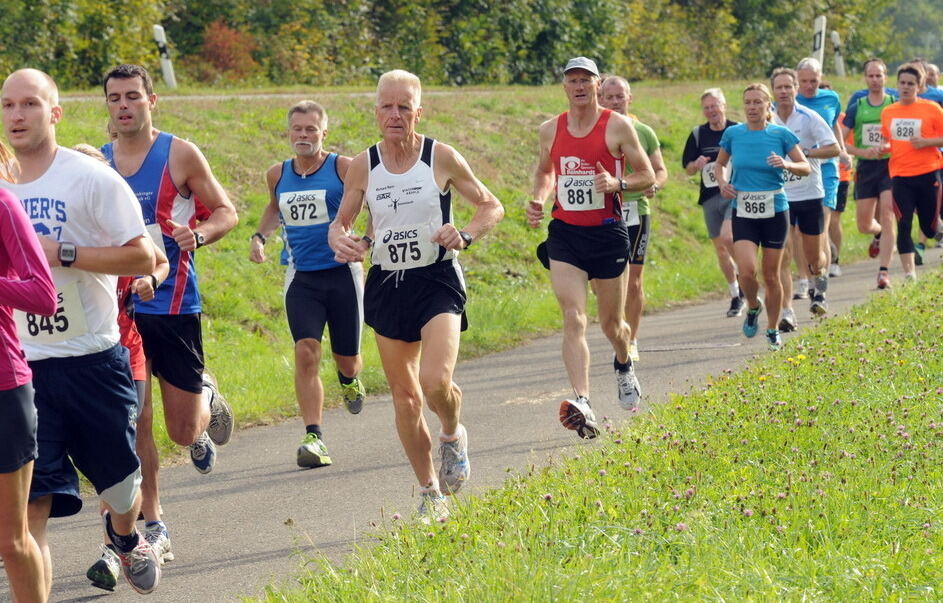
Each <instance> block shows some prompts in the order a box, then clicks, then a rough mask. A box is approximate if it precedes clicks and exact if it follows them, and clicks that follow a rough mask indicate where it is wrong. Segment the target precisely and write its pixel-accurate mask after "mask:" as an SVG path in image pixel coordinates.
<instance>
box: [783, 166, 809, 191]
mask: <svg viewBox="0 0 943 603" xmlns="http://www.w3.org/2000/svg"><path fill="white" fill-rule="evenodd" d="M809 176H811V173H810V174H808V175H806V176H800V175H798V174H793V173H792V172H790V171H789V170H786V169H784V170H783V182H785V184H786V190H789V189H791V188H796V187H798V186H802V185H803V184H804V183H805V181H806V180H807V179H808V178H809Z"/></svg>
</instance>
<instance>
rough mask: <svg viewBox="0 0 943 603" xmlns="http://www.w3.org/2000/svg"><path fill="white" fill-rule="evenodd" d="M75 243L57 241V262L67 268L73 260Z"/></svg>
mask: <svg viewBox="0 0 943 603" xmlns="http://www.w3.org/2000/svg"><path fill="white" fill-rule="evenodd" d="M75 255H76V254H75V245H74V244H73V243H59V253H58V256H59V263H60V264H62V265H63V266H65V267H66V268H68V267H69V266H71V265H72V263H73V262H75Z"/></svg>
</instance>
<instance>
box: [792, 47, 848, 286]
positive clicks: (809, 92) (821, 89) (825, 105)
mask: <svg viewBox="0 0 943 603" xmlns="http://www.w3.org/2000/svg"><path fill="white" fill-rule="evenodd" d="M796 77H797V83H798V88H799V93H798V94H797V95H796V101H797V102H798V103H799V104H800V105H802V106H803V107H807V108H809V109H812V110H813V111H815V112H816V113H818V114H819V117H821V118H822V119H824V120H825V123H826V124H828V126H829V127H830V128H831V129H832V132H833V133H834V134H835V141H836V142H837V143H838V156H837V157H832V158H831V159H826V160H823V161H821V162H820V163H821V165H820V167H821V168H822V187H823V188H824V189H825V197H824V200H823V201H822V205H823V206H824V209H823V213H824V218H825V220H824V222H825V226H824V233H823V236H822V237H820V238H819V240H820V241H821V243H822V250H823V252H824V253H825V267H826V268H828V269H829V272H831V268H830V267H831V264H832V248H831V245H830V244H829V233H830V232H831V230H832V212H833V211H835V208H836V207H837V205H838V187H839V182H840V179H839V175H838V167H839V165H838V164H839V163H840V162H844V163H846V164H848V163H850V162H851V156H850V155H848V153H847V152H846V151H845V137H844V136H842V133H841V123H840V121H839V119H838V117H839V115H841V112H842V104H841V99H840V98H839V96H838V93H837V92H834V91H833V90H832V87H831V86H830V85H828V84H827V83H826V82H824V81H823V80H822V64H821V63H820V62H819V61H818V59H816V58H813V57H806V58H804V59H802V60H801V61H799V64H798V65H797V66H796ZM838 217H839V218H840V217H841V216H838ZM800 266H801V267H803V268H806V267H807V266H808V264H806V263H805V262H803V263H802V264H800ZM809 276H810V277H811V276H812V275H809Z"/></svg>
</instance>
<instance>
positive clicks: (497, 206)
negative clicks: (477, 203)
mask: <svg viewBox="0 0 943 603" xmlns="http://www.w3.org/2000/svg"><path fill="white" fill-rule="evenodd" d="M492 213H493V214H494V223H495V224H497V223H498V222H500V221H501V220H503V219H504V205H502V204H501V202H500V201H498V200H497V199H495V200H494V211H493V212H492Z"/></svg>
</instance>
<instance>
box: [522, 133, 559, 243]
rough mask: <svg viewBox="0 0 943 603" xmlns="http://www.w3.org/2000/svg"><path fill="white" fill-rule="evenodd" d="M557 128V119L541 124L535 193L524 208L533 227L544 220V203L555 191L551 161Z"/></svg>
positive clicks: (535, 171) (535, 173)
mask: <svg viewBox="0 0 943 603" xmlns="http://www.w3.org/2000/svg"><path fill="white" fill-rule="evenodd" d="M555 128H556V120H553V119H549V120H547V121H545V122H544V123H542V124H541V125H540V132H539V140H540V151H539V155H538V157H537V167H536V168H535V169H534V188H533V194H532V197H531V200H530V202H529V203H528V204H527V207H526V208H525V210H524V213H525V215H526V216H527V222H528V224H530V225H531V226H533V227H537V226H539V225H540V222H541V220H543V217H544V203H545V202H546V201H547V196H548V195H549V194H550V193H551V191H553V163H552V162H551V161H550V146H551V145H552V144H553V134H554V130H555Z"/></svg>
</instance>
